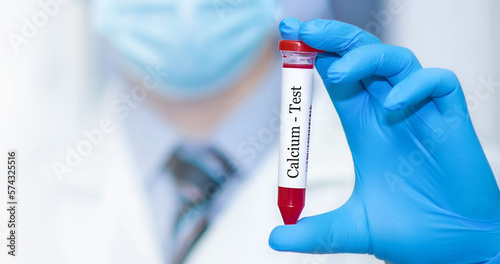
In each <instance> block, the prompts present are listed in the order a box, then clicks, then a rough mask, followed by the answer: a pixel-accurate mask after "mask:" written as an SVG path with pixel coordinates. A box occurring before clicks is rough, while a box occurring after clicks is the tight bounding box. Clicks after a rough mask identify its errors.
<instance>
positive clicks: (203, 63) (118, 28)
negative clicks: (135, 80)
mask: <svg viewBox="0 0 500 264" xmlns="http://www.w3.org/2000/svg"><path fill="white" fill-rule="evenodd" d="M274 8H275V1H270V0H95V1H93V4H92V12H93V13H92V15H93V26H94V28H95V29H96V31H97V32H98V33H99V34H100V35H102V36H103V37H104V38H105V39H106V40H107V41H108V42H109V43H110V44H111V46H113V47H114V48H115V49H116V50H117V51H118V53H120V54H121V55H122V56H123V57H124V58H125V61H127V62H129V63H130V65H132V66H133V67H132V68H133V69H135V72H136V73H139V76H137V77H141V76H140V74H142V75H143V76H144V75H146V74H148V69H158V68H160V69H161V71H162V72H163V73H166V75H165V78H162V84H161V86H160V87H158V88H157V89H156V90H158V92H160V93H162V94H165V95H167V96H169V97H173V98H179V99H183V98H187V99H190V98H200V97H204V96H208V95H212V94H215V93H217V92H218V91H221V90H222V89H224V88H226V87H227V86H228V85H229V84H230V83H231V82H233V81H235V80H236V79H237V78H239V77H241V75H242V73H243V72H244V70H245V66H248V65H246V64H248V63H249V62H251V61H252V59H253V58H255V57H256V56H257V53H258V52H260V51H261V47H262V45H263V43H264V40H265V38H266V36H267V35H268V31H269V29H270V25H272V21H273V11H274Z"/></svg>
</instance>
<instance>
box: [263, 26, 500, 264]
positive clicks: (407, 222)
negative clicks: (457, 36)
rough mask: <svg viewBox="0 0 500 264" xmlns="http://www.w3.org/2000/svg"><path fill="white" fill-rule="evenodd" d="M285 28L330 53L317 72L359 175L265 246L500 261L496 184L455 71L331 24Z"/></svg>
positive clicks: (389, 257) (409, 258) (419, 259)
mask: <svg viewBox="0 0 500 264" xmlns="http://www.w3.org/2000/svg"><path fill="white" fill-rule="evenodd" d="M280 31H281V34H282V36H283V38H285V39H301V40H302V41H304V42H305V43H307V44H308V45H310V46H312V47H314V48H317V49H322V50H325V51H327V52H326V53H325V54H320V55H319V57H318V58H317V61H316V68H317V70H318V72H319V74H320V76H321V77H322V79H323V81H324V83H325V86H326V89H327V90H328V93H329V94H330V97H331V99H332V101H333V104H334V106H335V108H336V110H337V112H338V114H339V116H340V119H341V121H342V126H343V128H344V132H345V134H346V137H347V141H348V143H349V147H350V149H351V152H352V157H353V160H354V169H355V174H356V179H355V187H354V191H353V193H352V195H351V197H350V199H349V200H348V201H347V202H346V203H345V204H344V205H343V206H342V207H340V208H339V209H337V210H334V211H331V212H328V213H325V214H321V215H317V216H312V217H306V218H303V219H301V220H300V221H299V222H298V223H297V224H296V225H292V226H278V227H276V228H275V229H274V230H273V232H272V233H271V237H270V239H269V244H270V246H271V247H272V248H273V249H276V250H280V251H296V252H308V253H368V254H373V255H375V256H376V257H377V258H379V259H383V260H386V261H388V262H390V263H483V262H485V261H491V262H490V263H494V262H495V263H496V261H498V262H500V255H497V254H499V252H500V191H499V189H498V186H497V183H496V182H495V178H494V175H493V173H492V171H491V168H490V166H489V164H488V161H487V159H486V157H485V155H484V152H483V149H482V147H481V144H480V143H479V140H478V138H477V136H476V133H475V131H474V128H473V126H472V123H471V121H470V117H469V114H468V111H467V106H466V103H465V98H464V94H463V92H462V89H461V87H460V84H459V82H458V79H457V77H456V76H455V75H454V74H453V73H452V72H451V71H449V70H444V69H435V68H433V69H431V68H426V69H423V68H422V66H421V65H420V63H419V62H418V60H417V58H416V57H415V55H414V54H413V53H412V52H411V51H410V50H408V49H406V48H402V47H396V46H391V45H386V44H382V43H381V42H380V40H378V39H377V38H376V37H374V36H373V35H371V34H369V33H367V32H365V31H363V30H361V29H359V28H357V27H355V26H352V25H349V24H345V23H341V22H338V21H330V20H312V21H309V22H305V23H302V22H300V21H298V20H296V19H292V18H287V19H285V20H283V21H282V22H281V24H280ZM457 56H460V54H457ZM495 256H496V260H493V258H495Z"/></svg>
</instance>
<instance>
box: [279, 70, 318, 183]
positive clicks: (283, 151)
mask: <svg viewBox="0 0 500 264" xmlns="http://www.w3.org/2000/svg"><path fill="white" fill-rule="evenodd" d="M313 71H314V69H296V68H283V73H282V80H281V126H280V153H279V172H278V185H279V186H281V187H287V188H306V184H307V159H308V154H309V126H310V119H311V103H312V86H313Z"/></svg>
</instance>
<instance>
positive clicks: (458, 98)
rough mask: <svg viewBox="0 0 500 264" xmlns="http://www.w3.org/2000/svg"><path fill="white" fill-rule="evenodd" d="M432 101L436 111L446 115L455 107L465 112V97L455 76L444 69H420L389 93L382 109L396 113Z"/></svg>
mask: <svg viewBox="0 0 500 264" xmlns="http://www.w3.org/2000/svg"><path fill="white" fill-rule="evenodd" d="M428 99H432V100H433V101H434V103H435V104H436V107H437V109H438V111H439V112H440V113H441V114H442V115H446V113H447V112H448V111H450V110H451V109H456V106H458V107H460V109H464V111H466V103H465V97H464V94H463V91H462V88H461V86H460V82H459V81H458V78H457V76H456V75H455V74H454V73H453V72H451V71H449V70H445V69H437V68H430V69H420V70H419V71H417V72H415V73H414V74H413V75H411V76H410V77H409V78H407V79H405V80H403V81H401V82H400V83H399V84H398V85H396V86H394V88H393V89H392V90H391V91H390V92H389V94H388V95H387V98H386V100H385V102H384V108H385V109H387V110H390V111H397V110H401V109H404V108H406V107H409V106H414V105H417V104H419V103H421V102H423V101H425V100H428Z"/></svg>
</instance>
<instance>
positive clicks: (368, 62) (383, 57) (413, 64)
mask: <svg viewBox="0 0 500 264" xmlns="http://www.w3.org/2000/svg"><path fill="white" fill-rule="evenodd" d="M421 68H422V66H421V65H420V63H419V62H418V60H417V58H416V57H415V55H414V54H413V52H411V51H410V50H409V49H407V48H403V47H398V46H392V45H387V44H373V45H369V46H363V47H360V48H358V49H355V50H352V51H350V52H348V53H346V54H345V55H344V56H343V57H342V58H341V59H339V60H337V61H336V62H335V63H333V64H332V65H331V66H330V68H329V69H328V79H329V81H331V82H333V83H351V82H356V81H360V80H362V79H365V78H368V77H370V76H372V75H378V76H382V77H385V78H386V79H387V80H388V81H389V82H390V83H391V84H392V85H393V86H394V85H396V84H398V83H399V82H400V81H402V80H403V79H404V78H406V77H407V76H409V75H410V74H411V73H413V72H415V71H416V70H419V69H421ZM368 92H370V91H368Z"/></svg>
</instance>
